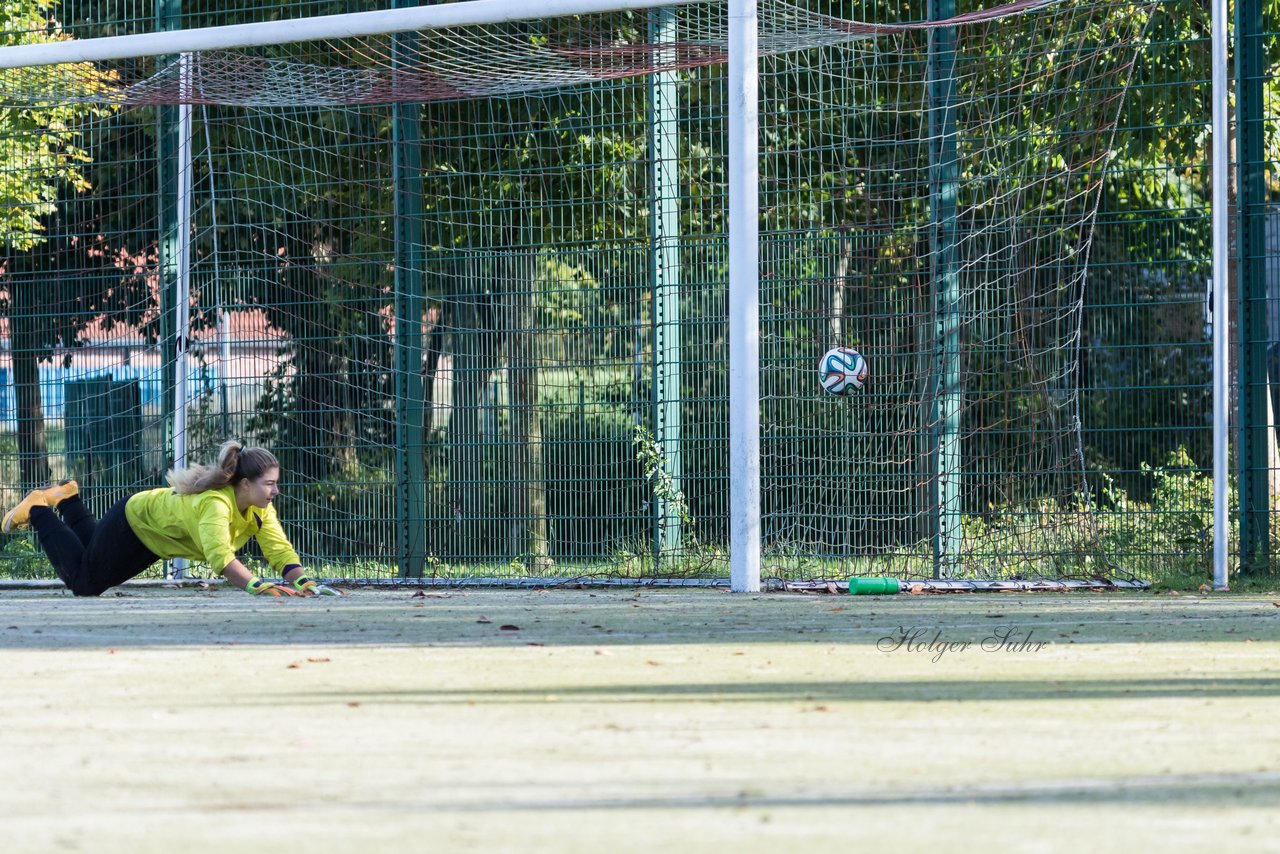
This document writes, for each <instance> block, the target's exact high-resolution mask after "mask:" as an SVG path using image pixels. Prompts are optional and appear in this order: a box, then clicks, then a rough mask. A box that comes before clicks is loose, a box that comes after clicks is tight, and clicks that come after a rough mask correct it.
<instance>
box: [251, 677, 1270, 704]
mask: <svg viewBox="0 0 1280 854" xmlns="http://www.w3.org/2000/svg"><path fill="white" fill-rule="evenodd" d="M1272 696H1280V679H1268V678H1248V677H1232V678H1222V679H1210V678H1186V679H1126V680H1116V681H1108V680H1087V679H1086V680H1069V681H1068V680H1063V681H1061V682H1053V681H1040V680H991V679H978V680H950V679H948V680H938V681H927V680H903V681H900V682H899V681H874V682H708V683H693V684H684V683H681V684H657V685H654V684H649V685H600V686H572V687H562V688H556V687H551V686H545V685H544V686H541V687H536V688H512V689H496V690H494V689H490V690H472V691H437V690H431V689H421V690H404V691H360V690H353V691H350V692H339V691H333V692H319V693H317V692H310V693H304V694H299V695H294V698H293V699H291V702H304V703H305V702H307V700H306V698H307V697H309V698H310V700H311V702H313V703H332V702H339V701H342V702H348V701H353V700H359V701H360V702H361V703H362V704H373V703H379V702H381V703H405V704H413V703H419V704H422V705H436V704H441V705H448V704H454V703H538V704H542V703H545V702H547V701H548V698H554V700H558V701H562V702H583V703H653V702H655V701H657V702H661V701H662V700H664V699H667V700H671V701H679V700H692V701H695V702H712V703H715V702H723V703H732V702H751V703H759V702H767V703H778V702H796V703H815V704H822V703H848V702H852V703H885V702H889V703H894V702H904V703H940V702H957V701H965V702H967V701H984V702H987V701H996V700H1053V701H1061V700H1071V699H1079V700H1132V699H1148V698H1177V699H1186V698H1193V697H1203V698H1205V699H1211V698H1217V697H1272ZM268 701H269V702H277V701H278V698H276V697H275V696H274V695H273V696H272V697H271V698H269V699H268V700H264V702H268ZM811 711H814V712H822V711H825V709H822V708H814V709H812V710H811Z"/></svg>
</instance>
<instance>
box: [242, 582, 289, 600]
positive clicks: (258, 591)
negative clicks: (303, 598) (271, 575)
mask: <svg viewBox="0 0 1280 854" xmlns="http://www.w3.org/2000/svg"><path fill="white" fill-rule="evenodd" d="M244 592H246V593H249V594H252V595H254V596H299V595H301V594H299V593H298V592H297V591H295V590H291V589H290V588H288V587H285V586H284V585H283V584H276V583H274V582H271V581H263V580H262V579H261V578H250V579H249V583H248V584H246V585H245V586H244Z"/></svg>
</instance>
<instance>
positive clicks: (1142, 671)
mask: <svg viewBox="0 0 1280 854" xmlns="http://www.w3.org/2000/svg"><path fill="white" fill-rule="evenodd" d="M119 592H120V593H121V594H122V595H113V594H111V593H109V594H108V595H107V596H104V597H103V598H101V599H96V600H83V599H73V598H71V597H69V596H66V595H64V594H62V593H58V592H53V591H22V590H13V589H3V590H0V673H3V674H4V676H3V679H4V682H3V684H4V690H3V692H0V715H2V716H3V721H4V728H3V733H4V736H3V750H0V780H2V781H3V783H2V784H0V785H3V787H4V790H5V797H4V814H3V816H2V817H0V826H3V828H4V839H5V843H4V847H5V850H6V851H11V852H18V851H93V852H146V851H156V852H160V851H163V852H174V851H219V852H226V851H229V850H231V851H285V850H290V851H293V850H296V851H307V852H322V851H428V850H435V851H584V852H586V851H600V850H602V849H603V850H606V851H609V852H610V854H613V852H622V851H655V850H671V851H795V852H801V851H849V850H868V851H902V852H907V851H956V850H972V851H996V850H1012V851H1126V852H1133V851H1138V850H1144V851H1145V850H1160V851H1164V850H1187V851H1197V850H1211V849H1212V850H1218V851H1244V850H1257V851H1267V850H1270V851H1274V850H1277V845H1278V844H1280V843H1277V839H1280V725H1277V723H1276V717H1277V709H1280V705H1278V704H1277V697H1278V695H1280V606H1277V603H1278V602H1280V596H1276V595H1271V596H1267V595H1251V596H1237V595H1227V596H1198V595H1181V596H1177V595H1169V594H1161V595H1153V594H1142V595H1123V596H1122V595H1114V594H1105V595H1098V594H1072V595H1061V594H1058V595H1006V594H1001V595H965V596H919V597H912V596H902V597H885V598H860V597H848V596H844V597H840V596H830V595H806V596H800V595H785V594H770V595H761V596H736V595H731V594H727V593H722V592H714V591H671V592H659V591H651V590H641V591H638V592H637V591H634V590H609V591H592V590H573V591H569V590H554V591H547V592H538V591H465V592H439V591H433V592H425V593H422V594H418V595H415V594H414V592H413V591H371V590H361V591H357V592H355V593H354V595H352V596H349V597H347V598H345V599H341V600H333V599H312V600H287V601H263V600H260V599H254V598H251V597H248V596H245V595H244V594H243V593H240V592H238V591H229V590H223V589H215V590H212V591H198V590H191V589H184V590H163V589H138V588H126V589H124V590H121V591H119ZM984 645H985V646H984Z"/></svg>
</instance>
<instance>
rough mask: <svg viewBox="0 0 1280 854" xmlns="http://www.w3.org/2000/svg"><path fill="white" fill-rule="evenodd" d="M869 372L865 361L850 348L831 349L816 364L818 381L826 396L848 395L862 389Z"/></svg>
mask: <svg viewBox="0 0 1280 854" xmlns="http://www.w3.org/2000/svg"><path fill="white" fill-rule="evenodd" d="M869 374H870V371H868V370H867V360H866V359H864V358H862V354H861V353H859V352H858V351H857V350H854V349H853V348H852V347H833V348H832V349H830V350H828V351H827V352H826V353H824V354H823V356H822V361H820V362H818V379H819V381H821V383H822V389H823V391H826V392H827V393H828V394H848V393H849V392H851V391H857V390H858V389H861V388H862V384H863V383H865V382H866V381H867V377H868V376H869Z"/></svg>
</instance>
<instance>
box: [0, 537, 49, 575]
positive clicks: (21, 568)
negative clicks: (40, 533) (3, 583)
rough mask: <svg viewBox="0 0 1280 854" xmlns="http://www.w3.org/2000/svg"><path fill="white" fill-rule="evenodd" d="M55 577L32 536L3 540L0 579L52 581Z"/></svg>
mask: <svg viewBox="0 0 1280 854" xmlns="http://www.w3.org/2000/svg"><path fill="white" fill-rule="evenodd" d="M56 577H57V576H56V575H55V574H54V572H53V567H52V566H51V565H50V564H49V559H48V558H47V557H45V554H44V552H42V551H41V550H40V548H39V546H37V545H36V541H35V537H34V536H17V537H7V538H5V541H4V545H3V546H0V578H14V579H53V578H56Z"/></svg>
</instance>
